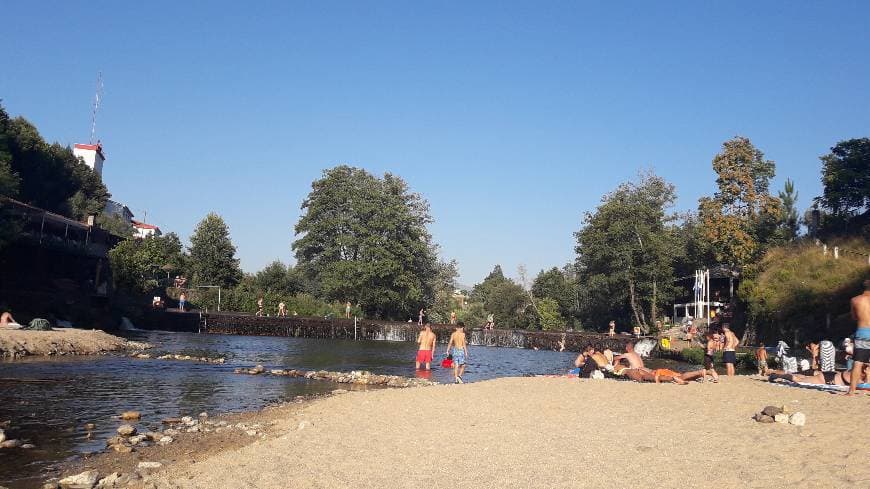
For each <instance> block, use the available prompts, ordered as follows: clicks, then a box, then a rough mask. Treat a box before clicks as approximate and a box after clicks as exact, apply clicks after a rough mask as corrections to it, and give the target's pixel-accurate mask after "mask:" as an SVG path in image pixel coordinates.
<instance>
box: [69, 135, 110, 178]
mask: <svg viewBox="0 0 870 489" xmlns="http://www.w3.org/2000/svg"><path fill="white" fill-rule="evenodd" d="M73 155H75V156H76V157H77V158H81V159H82V161H84V163H85V164H86V165H88V166H89V167H90V168H91V169H92V170H94V171H95V172H96V173H97V175H98V176H99V177H100V179H102V178H103V162H105V161H106V155H105V154H103V145H102V144H100V142H99V141H97V144H79V143H76V145H75V146H73Z"/></svg>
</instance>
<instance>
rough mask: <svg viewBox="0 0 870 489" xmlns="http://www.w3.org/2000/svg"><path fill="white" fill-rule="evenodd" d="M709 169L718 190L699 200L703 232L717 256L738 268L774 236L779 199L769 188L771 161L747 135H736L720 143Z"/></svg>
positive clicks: (758, 253)
mask: <svg viewBox="0 0 870 489" xmlns="http://www.w3.org/2000/svg"><path fill="white" fill-rule="evenodd" d="M713 170H714V171H715V172H716V174H717V178H716V185H717V186H718V190H717V191H716V193H715V194H714V195H713V197H712V198H710V197H704V198H702V199H701V200H700V203H699V216H700V219H701V223H702V230H703V235H704V237H705V238H706V239H707V240H708V241H709V242H710V244H711V246H712V248H713V251H714V252H715V255H716V258H717V260H718V261H720V262H721V263H724V264H727V265H730V266H732V267H734V268H736V269H740V268H741V267H743V266H744V265H746V264H748V263H752V262H754V261H757V260H758V258H759V257H760V256H761V255H762V254H763V253H764V251H765V249H766V248H767V245H768V244H770V243H771V241H772V240H773V239H774V238H775V237H776V230H777V224H778V222H779V217H780V215H781V210H780V208H781V203H780V201H779V199H777V198H776V197H773V196H771V195H770V192H769V188H770V179H771V178H773V176H774V175H775V173H776V166H775V164H774V162H773V161H771V160H766V159H765V158H764V153H762V152H761V151H760V150H758V149H757V148H756V147H755V146H753V144H752V142H751V141H750V140H749V138H745V137H741V136H737V137H735V138H733V139H730V140H728V141H725V142H724V143H723V144H722V152H721V153H719V154H717V155H716V156H715V157H714V158H713Z"/></svg>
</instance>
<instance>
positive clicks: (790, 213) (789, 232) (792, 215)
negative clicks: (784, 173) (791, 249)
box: [779, 179, 799, 241]
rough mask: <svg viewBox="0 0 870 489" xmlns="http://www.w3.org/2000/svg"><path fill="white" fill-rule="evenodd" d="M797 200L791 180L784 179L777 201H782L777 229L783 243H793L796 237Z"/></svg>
mask: <svg viewBox="0 0 870 489" xmlns="http://www.w3.org/2000/svg"><path fill="white" fill-rule="evenodd" d="M797 198H798V193H797V192H796V191H795V189H794V182H792V181H791V179H786V180H785V187H784V188H783V190H782V191H781V192H779V200H780V201H782V215H781V217H780V223H779V227H780V234H781V236H782V239H784V240H785V241H794V240H795V238H797V236H798V230H799V220H798V211H797Z"/></svg>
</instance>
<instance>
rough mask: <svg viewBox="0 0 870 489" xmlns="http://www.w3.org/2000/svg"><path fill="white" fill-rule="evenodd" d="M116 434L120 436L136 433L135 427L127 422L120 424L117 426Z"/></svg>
mask: <svg viewBox="0 0 870 489" xmlns="http://www.w3.org/2000/svg"><path fill="white" fill-rule="evenodd" d="M118 434H119V435H121V436H133V435H135V434H136V428H135V427H134V426H132V425H129V424H122V425H121V426H119V427H118Z"/></svg>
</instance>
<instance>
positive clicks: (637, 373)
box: [613, 364, 707, 385]
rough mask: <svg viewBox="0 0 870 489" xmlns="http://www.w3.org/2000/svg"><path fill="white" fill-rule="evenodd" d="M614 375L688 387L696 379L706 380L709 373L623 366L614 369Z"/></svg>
mask: <svg viewBox="0 0 870 489" xmlns="http://www.w3.org/2000/svg"><path fill="white" fill-rule="evenodd" d="M613 373H614V374H615V375H618V376H623V377H626V378H628V379H631V380H633V381H635V382H655V383H656V384H661V383H662V382H673V383H674V384H679V385H686V384H688V383H689V382H690V381H692V380H695V379H706V375H707V371H706V370H704V369H701V370H694V371H691V372H682V373H680V372H675V371H673V370H670V369H667V368H659V369H655V370H652V371H650V370H646V369H640V368H631V367H627V366H625V364H621V365H620V366H619V367H617V368H614V370H613Z"/></svg>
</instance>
